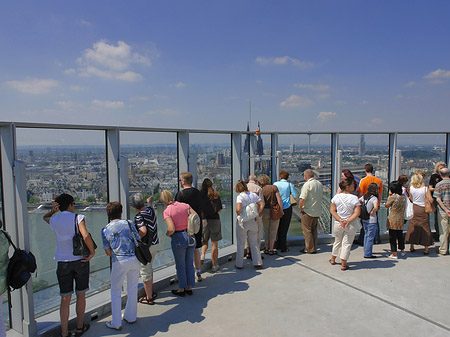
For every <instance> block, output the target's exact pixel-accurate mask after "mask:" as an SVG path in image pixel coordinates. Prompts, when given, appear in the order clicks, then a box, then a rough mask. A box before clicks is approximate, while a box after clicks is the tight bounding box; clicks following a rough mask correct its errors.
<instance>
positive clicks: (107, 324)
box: [105, 322, 122, 331]
mask: <svg viewBox="0 0 450 337" xmlns="http://www.w3.org/2000/svg"><path fill="white" fill-rule="evenodd" d="M105 325H106V327H107V328H110V329H113V330H117V331H120V330H122V326H119V327H118V328H116V327H115V326H113V325H112V324H111V322H106V324H105Z"/></svg>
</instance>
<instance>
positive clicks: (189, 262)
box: [171, 232, 195, 289]
mask: <svg viewBox="0 0 450 337" xmlns="http://www.w3.org/2000/svg"><path fill="white" fill-rule="evenodd" d="M171 245H172V252H173V257H174V258H175V267H176V270H177V277H178V288H180V289H183V288H186V287H189V286H191V287H192V286H194V284H195V270H194V250H195V238H194V237H193V236H189V235H188V233H187V232H176V233H173V235H172V242H171Z"/></svg>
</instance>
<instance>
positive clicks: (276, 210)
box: [270, 188, 284, 220]
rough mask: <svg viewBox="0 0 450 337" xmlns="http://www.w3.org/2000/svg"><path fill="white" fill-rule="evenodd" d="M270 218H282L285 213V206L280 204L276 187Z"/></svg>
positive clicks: (273, 191)
mask: <svg viewBox="0 0 450 337" xmlns="http://www.w3.org/2000/svg"><path fill="white" fill-rule="evenodd" d="M270 202H271V203H270V218H271V219H272V220H278V219H281V218H282V217H283V215H284V211H283V207H281V206H280V205H279V204H278V200H277V194H276V192H275V188H273V189H272V197H271V200H270Z"/></svg>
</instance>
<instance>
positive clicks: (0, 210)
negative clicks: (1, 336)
mask: <svg viewBox="0 0 450 337" xmlns="http://www.w3.org/2000/svg"><path fill="white" fill-rule="evenodd" d="M1 167H2V166H1V162H0V174H1V172H3V171H2V170H1ZM0 219H1V221H2V223H3V224H5V220H4V219H3V186H2V179H0ZM2 229H5V230H7V228H5V227H2ZM1 235H3V234H1ZM7 297H8V296H7V294H6V292H5V293H4V294H3V295H0V300H1V305H2V307H1V310H2V317H3V321H4V324H5V328H6V330H8V329H9V310H8V308H9V306H8V298H7Z"/></svg>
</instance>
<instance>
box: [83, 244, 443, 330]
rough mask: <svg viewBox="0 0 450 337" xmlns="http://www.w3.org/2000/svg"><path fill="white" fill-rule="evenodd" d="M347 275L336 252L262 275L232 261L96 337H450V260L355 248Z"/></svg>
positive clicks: (272, 267) (324, 249) (294, 254)
mask: <svg viewBox="0 0 450 337" xmlns="http://www.w3.org/2000/svg"><path fill="white" fill-rule="evenodd" d="M353 248H354V249H353V250H352V253H351V255H350V259H349V266H350V267H351V269H350V270H348V271H345V272H343V271H341V270H340V265H335V266H331V265H330V264H329V263H328V259H329V258H330V252H331V245H322V246H320V250H319V253H318V254H314V255H305V254H301V253H300V252H299V249H300V247H290V252H288V253H284V254H282V253H279V254H278V255H274V256H266V257H265V260H264V269H262V270H255V269H254V268H253V267H252V266H251V265H250V261H246V264H245V267H244V269H242V270H237V269H235V268H234V261H231V262H228V263H226V264H224V265H223V266H221V269H220V271H219V272H217V273H216V274H211V273H204V274H203V275H204V280H203V281H202V282H200V283H197V284H196V287H195V288H194V295H193V296H185V297H183V298H180V297H175V296H174V295H172V294H171V292H170V290H171V289H173V288H175V287H176V285H173V286H172V287H171V288H167V289H163V290H162V291H160V292H159V294H158V298H157V299H156V302H157V304H155V305H153V306H150V305H143V304H138V321H137V322H136V323H135V324H133V325H128V324H127V323H125V322H124V323H123V330H122V331H120V332H116V331H113V330H110V329H108V328H106V327H105V322H106V321H108V320H110V319H111V317H110V316H109V317H105V318H102V319H100V320H98V321H93V322H91V329H90V330H89V331H88V332H86V333H85V334H84V336H86V337H94V336H162V335H167V334H169V333H170V336H171V337H177V336H180V337H181V336H183V337H185V336H215V337H220V336H227V337H229V336H346V337H348V336H383V337H384V336H434V337H437V336H450V315H449V311H448V309H449V302H450V295H449V287H448V285H447V284H448V281H449V280H450V268H449V264H450V257H449V256H438V255H437V254H436V252H435V251H434V248H433V249H430V252H431V253H430V255H428V256H424V255H423V249H417V248H420V247H416V249H417V250H416V252H415V253H409V252H408V254H407V256H406V257H405V258H402V259H399V260H391V259H388V258H386V253H387V251H388V249H389V245H388V244H382V245H376V246H375V247H374V253H375V254H376V255H379V256H380V258H379V259H374V260H368V259H364V258H363V249H362V247H357V246H353Z"/></svg>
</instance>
